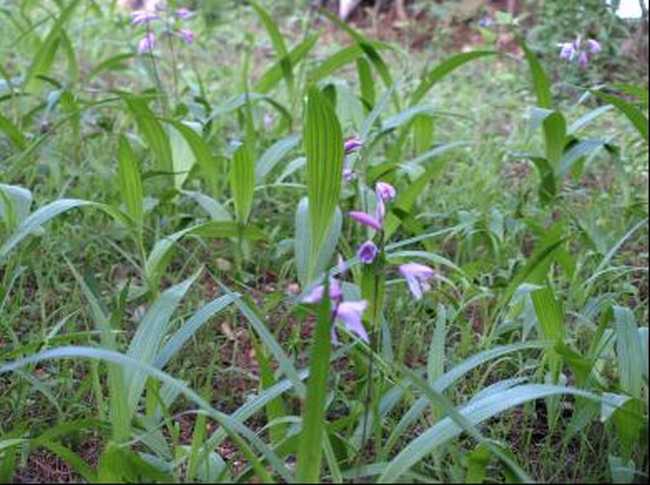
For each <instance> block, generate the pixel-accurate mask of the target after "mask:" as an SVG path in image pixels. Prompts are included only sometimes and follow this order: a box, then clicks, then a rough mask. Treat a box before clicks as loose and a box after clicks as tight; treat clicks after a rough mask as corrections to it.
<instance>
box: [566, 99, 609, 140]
mask: <svg viewBox="0 0 650 485" xmlns="http://www.w3.org/2000/svg"><path fill="white" fill-rule="evenodd" d="M611 109H612V106H611V105H605V106H599V107H598V108H595V109H592V110H591V111H589V112H587V113H585V114H584V115H582V116H581V117H580V118H578V119H577V120H575V121H574V122H573V123H571V126H569V128H568V130H567V135H574V134H575V133H577V132H578V131H580V130H582V129H583V128H585V127H587V126H589V124H591V123H592V122H593V121H594V120H595V119H596V118H598V117H599V116H601V115H602V114H604V113H607V112H608V111H610V110H611Z"/></svg>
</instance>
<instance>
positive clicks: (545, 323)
mask: <svg viewBox="0 0 650 485" xmlns="http://www.w3.org/2000/svg"><path fill="white" fill-rule="evenodd" d="M530 296H531V299H532V300H533V305H534V306H535V313H536V314H537V321H538V323H539V325H540V327H541V331H542V332H541V333H542V336H543V337H544V338H545V339H547V340H552V341H555V342H559V341H562V340H563V339H564V333H565V332H564V311H563V309H562V305H561V304H560V302H559V301H558V300H557V298H555V295H554V293H553V290H552V289H551V287H549V286H545V287H544V288H542V289H539V290H535V291H533V292H532V293H531V294H530Z"/></svg>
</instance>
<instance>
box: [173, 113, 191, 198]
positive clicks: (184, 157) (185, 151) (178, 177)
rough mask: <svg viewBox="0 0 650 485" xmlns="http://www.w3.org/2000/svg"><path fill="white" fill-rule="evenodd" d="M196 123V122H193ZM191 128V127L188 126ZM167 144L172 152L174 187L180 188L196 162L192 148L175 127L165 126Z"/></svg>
mask: <svg viewBox="0 0 650 485" xmlns="http://www.w3.org/2000/svg"><path fill="white" fill-rule="evenodd" d="M194 124H196V123H194ZM188 128H189V129H190V130H191V129H192V128H191V127H189V126H188ZM167 134H168V137H169V146H170V148H171V151H172V152H171V153H172V166H173V167H174V169H173V172H174V187H176V190H179V191H180V190H182V189H183V184H184V183H185V181H186V180H187V178H188V177H189V175H190V171H191V170H192V168H193V167H194V164H195V163H196V156H195V155H194V150H193V149H192V147H191V145H190V144H189V143H188V141H187V138H186V137H185V136H184V135H183V134H182V133H181V132H180V131H178V130H177V129H176V128H175V127H172V126H167Z"/></svg>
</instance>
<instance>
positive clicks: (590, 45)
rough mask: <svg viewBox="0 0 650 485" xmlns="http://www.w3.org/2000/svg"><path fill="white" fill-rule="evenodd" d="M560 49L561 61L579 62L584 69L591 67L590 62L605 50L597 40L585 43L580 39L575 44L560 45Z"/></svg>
mask: <svg viewBox="0 0 650 485" xmlns="http://www.w3.org/2000/svg"><path fill="white" fill-rule="evenodd" d="M558 47H559V48H560V59H564V60H566V61H569V62H573V61H577V62H578V65H579V66H580V67H581V68H583V69H585V68H586V67H587V66H588V65H589V61H591V59H592V58H593V56H595V55H596V54H598V53H599V52H601V51H602V50H603V49H602V47H601V46H600V43H599V42H598V41H597V40H594V39H587V40H586V41H583V40H582V39H581V38H580V37H578V38H577V39H576V40H574V41H573V42H564V43H562V44H558Z"/></svg>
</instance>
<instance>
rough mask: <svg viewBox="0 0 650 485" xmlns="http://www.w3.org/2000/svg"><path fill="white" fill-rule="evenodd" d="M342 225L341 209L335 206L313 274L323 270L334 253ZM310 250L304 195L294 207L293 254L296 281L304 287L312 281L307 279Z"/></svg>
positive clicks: (307, 210)
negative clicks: (296, 275)
mask: <svg viewBox="0 0 650 485" xmlns="http://www.w3.org/2000/svg"><path fill="white" fill-rule="evenodd" d="M342 227H343V216H342V214H341V211H340V210H339V209H338V208H337V209H336V211H335V213H334V220H333V222H332V224H331V225H330V228H329V231H328V233H327V236H326V238H325V241H324V243H323V245H322V246H321V249H320V252H319V254H318V257H317V259H316V266H315V268H314V271H313V272H314V275H318V274H320V273H321V272H323V271H325V269H326V268H327V266H328V265H329V263H330V261H331V260H332V257H333V256H334V253H335V252H336V246H337V244H338V241H339V238H340V237H341V229H342ZM310 250H311V223H310V221H309V200H308V199H307V198H306V197H305V198H303V199H301V201H300V202H299V203H298V208H297V209H296V231H295V236H294V256H295V261H296V273H297V274H298V281H300V284H301V285H303V287H306V286H307V285H308V284H309V283H312V281H311V280H310V279H309V277H310V275H309V261H310V259H309V258H310Z"/></svg>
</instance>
